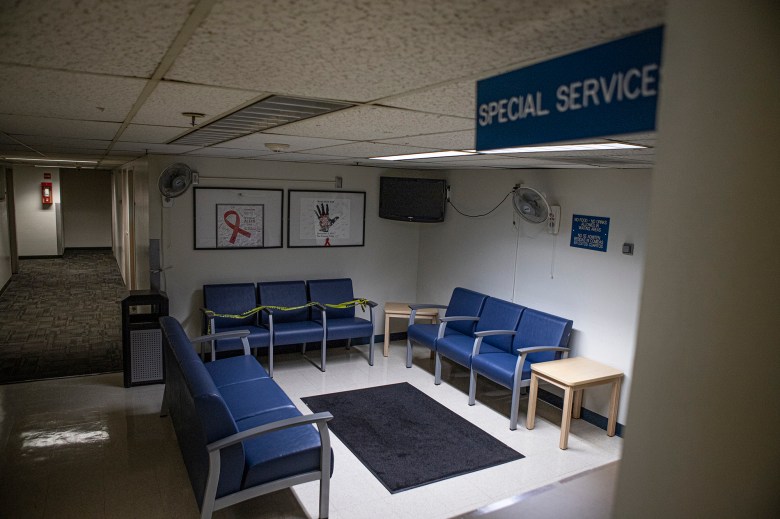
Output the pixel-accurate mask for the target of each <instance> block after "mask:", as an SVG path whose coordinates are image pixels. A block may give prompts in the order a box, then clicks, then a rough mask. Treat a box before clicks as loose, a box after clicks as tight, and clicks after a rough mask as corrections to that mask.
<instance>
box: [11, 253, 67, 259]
mask: <svg viewBox="0 0 780 519" xmlns="http://www.w3.org/2000/svg"><path fill="white" fill-rule="evenodd" d="M58 258H62V254H50V255H42V256H19V259H20V260H30V259H58Z"/></svg>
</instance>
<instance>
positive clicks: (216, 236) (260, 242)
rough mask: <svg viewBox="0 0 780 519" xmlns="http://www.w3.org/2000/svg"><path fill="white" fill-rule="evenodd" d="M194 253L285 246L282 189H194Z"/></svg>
mask: <svg viewBox="0 0 780 519" xmlns="http://www.w3.org/2000/svg"><path fill="white" fill-rule="evenodd" d="M194 197H195V200H194V203H193V211H194V215H193V217H194V220H195V225H194V228H195V235H194V248H195V250H225V249H275V248H281V247H284V236H283V234H284V233H283V224H282V218H283V214H284V213H283V209H284V208H283V205H284V190H282V189H254V188H222V187H195V189H194Z"/></svg>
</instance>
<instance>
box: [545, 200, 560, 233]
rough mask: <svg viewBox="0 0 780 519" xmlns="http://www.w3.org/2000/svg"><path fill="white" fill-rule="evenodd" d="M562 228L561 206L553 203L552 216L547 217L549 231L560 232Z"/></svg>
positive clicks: (551, 207)
mask: <svg viewBox="0 0 780 519" xmlns="http://www.w3.org/2000/svg"><path fill="white" fill-rule="evenodd" d="M560 230H561V206H559V205H551V206H550V216H549V217H548V218H547V232H549V233H550V234H558V231H560Z"/></svg>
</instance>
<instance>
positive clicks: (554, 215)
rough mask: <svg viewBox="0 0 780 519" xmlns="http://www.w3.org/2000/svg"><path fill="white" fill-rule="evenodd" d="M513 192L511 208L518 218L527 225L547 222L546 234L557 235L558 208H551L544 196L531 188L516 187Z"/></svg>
mask: <svg viewBox="0 0 780 519" xmlns="http://www.w3.org/2000/svg"><path fill="white" fill-rule="evenodd" d="M513 191H514V192H513V193H512V206H513V207H514V209H515V212H516V213H517V214H518V215H519V216H520V218H522V219H523V220H525V221H526V222H529V223H544V222H548V226H547V230H548V232H549V233H550V234H558V226H559V220H560V217H561V208H560V206H557V205H553V206H551V205H550V204H549V203H548V202H547V199H546V198H545V197H544V195H543V194H542V193H540V192H539V191H537V190H536V189H534V188H532V187H528V186H523V185H518V186H515V188H514V190H513Z"/></svg>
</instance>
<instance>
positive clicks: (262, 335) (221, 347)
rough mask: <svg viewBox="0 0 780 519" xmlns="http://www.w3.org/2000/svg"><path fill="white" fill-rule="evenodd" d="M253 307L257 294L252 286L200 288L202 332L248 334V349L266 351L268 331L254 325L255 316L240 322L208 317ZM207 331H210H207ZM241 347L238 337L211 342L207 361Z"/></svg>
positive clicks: (255, 305)
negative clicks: (242, 332)
mask: <svg viewBox="0 0 780 519" xmlns="http://www.w3.org/2000/svg"><path fill="white" fill-rule="evenodd" d="M256 307H257V294H256V292H255V285H254V284H253V283H229V284H220V285H203V308H202V309H201V310H202V311H203V317H204V326H203V328H204V330H203V332H204V333H212V334H214V333H220V332H230V331H235V330H248V331H249V336H248V340H249V347H250V348H252V350H253V352H254V353H255V354H257V348H267V347H268V346H269V345H270V335H269V333H268V330H267V329H265V328H263V327H261V326H258V323H257V314H253V315H251V316H249V317H245V318H243V319H235V318H230V317H215V316H213V315H211V314H210V312H214V313H216V314H226V315H240V314H242V313H244V312H247V311H248V310H252V309H253V308H256ZM209 330H210V331H209ZM242 349H243V345H242V343H241V340H240V339H238V338H232V339H220V340H217V341H212V342H211V360H212V361H213V360H215V359H216V355H217V353H218V352H221V351H233V350H242Z"/></svg>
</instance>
